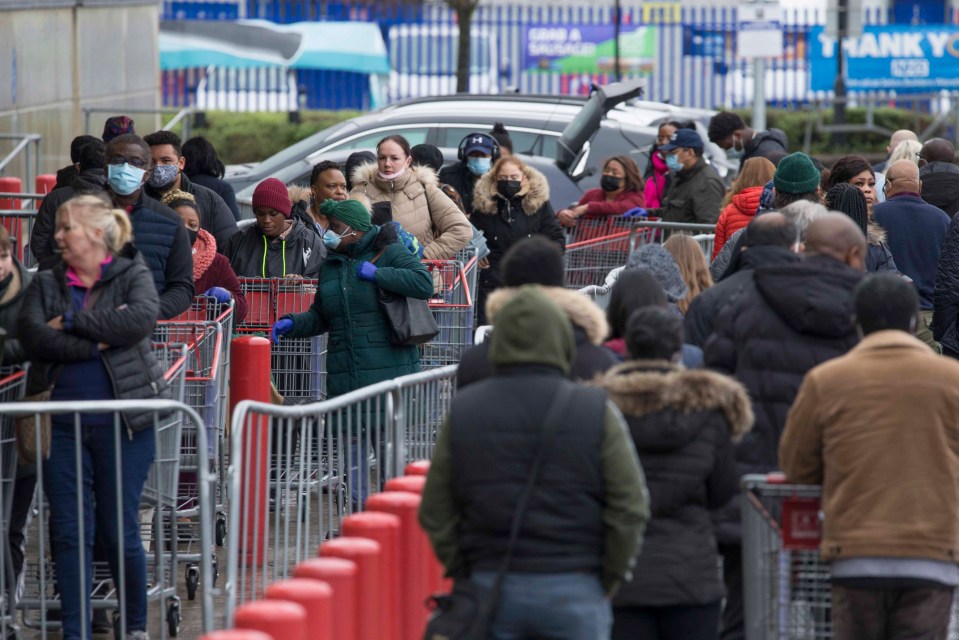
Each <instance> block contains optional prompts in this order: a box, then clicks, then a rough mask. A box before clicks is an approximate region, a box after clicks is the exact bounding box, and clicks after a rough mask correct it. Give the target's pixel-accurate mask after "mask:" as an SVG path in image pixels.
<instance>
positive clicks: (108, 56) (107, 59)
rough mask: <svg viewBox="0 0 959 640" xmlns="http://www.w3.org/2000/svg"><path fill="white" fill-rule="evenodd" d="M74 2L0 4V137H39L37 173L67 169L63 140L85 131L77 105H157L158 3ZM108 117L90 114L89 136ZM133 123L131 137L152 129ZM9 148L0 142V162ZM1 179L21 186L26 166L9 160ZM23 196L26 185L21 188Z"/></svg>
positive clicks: (3, 0) (145, 122) (147, 120)
mask: <svg viewBox="0 0 959 640" xmlns="http://www.w3.org/2000/svg"><path fill="white" fill-rule="evenodd" d="M76 4H77V3H76V2H65V1H64V0H53V1H48V2H47V4H43V0H41V1H40V2H37V1H36V0H33V1H32V2H30V3H19V4H14V3H12V2H11V1H10V0H0V133H38V134H40V135H42V136H43V140H42V143H41V153H40V171H41V172H42V173H53V172H55V171H56V170H57V169H59V168H60V167H63V166H65V165H67V164H69V163H70V157H69V150H70V141H71V140H72V139H73V138H74V137H75V136H77V135H79V134H82V133H85V131H84V120H83V115H82V109H83V108H84V107H103V108H109V109H115V110H116V111H115V112H116V113H121V112H122V108H123V107H130V108H156V107H157V106H158V105H159V102H160V97H159V75H160V74H159V53H158V29H159V4H158V3H157V2H155V1H145V0H124V1H123V2H109V0H99V2H97V1H96V0H94V1H93V2H91V1H90V0H87V1H86V2H83V6H73V5H76ZM91 5H93V6H91ZM109 115H113V113H96V114H93V116H92V118H91V127H90V128H91V129H92V131H91V133H93V135H97V136H98V135H100V133H101V132H102V130H103V129H102V128H103V121H104V120H105V119H106V118H107V117H108V116H109ZM132 117H133V118H134V120H135V121H136V122H137V131H138V133H149V132H151V131H153V130H154V129H156V128H158V127H156V125H155V118H154V117H152V116H148V115H146V114H144V115H142V116H140V117H137V116H136V115H134V116H132ZM141 122H142V124H141ZM14 144H15V143H14V142H11V141H8V140H0V159H2V158H3V157H5V156H6V155H7V154H8V153H9V152H10V150H12V148H13V146H14ZM3 175H8V176H19V177H20V178H22V179H24V180H25V179H26V177H27V169H26V166H25V162H23V161H22V160H18V161H16V162H15V163H14V164H13V165H11V166H8V167H7V169H6V170H5V171H4V172H3ZM24 190H30V191H32V190H33V186H32V185H26V184H24Z"/></svg>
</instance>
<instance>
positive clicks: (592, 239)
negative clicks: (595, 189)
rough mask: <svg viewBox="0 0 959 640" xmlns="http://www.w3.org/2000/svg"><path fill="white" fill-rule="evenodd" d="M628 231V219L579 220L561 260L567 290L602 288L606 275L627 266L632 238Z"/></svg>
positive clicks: (585, 217) (613, 217) (630, 226)
mask: <svg viewBox="0 0 959 640" xmlns="http://www.w3.org/2000/svg"><path fill="white" fill-rule="evenodd" d="M631 229H632V221H631V219H629V218H622V217H619V216H607V217H602V218H600V217H592V218H591V217H588V216H584V217H583V218H580V219H579V220H578V221H577V222H576V226H575V227H574V228H573V229H572V231H570V232H569V233H568V234H567V237H566V252H565V254H564V256H563V266H564V268H565V271H566V273H565V282H566V286H567V287H568V288H570V289H583V288H584V287H588V286H591V285H595V286H602V284H603V282H604V281H605V279H606V274H608V273H609V272H610V271H611V270H612V269H615V268H616V267H621V266H623V265H624V264H626V258H628V257H629V252H630V248H631V244H630V239H631V236H632V235H633V234H632V232H631Z"/></svg>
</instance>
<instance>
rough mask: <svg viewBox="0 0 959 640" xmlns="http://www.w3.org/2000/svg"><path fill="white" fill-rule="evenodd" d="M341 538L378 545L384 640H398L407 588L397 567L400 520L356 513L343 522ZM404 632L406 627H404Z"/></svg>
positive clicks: (381, 514) (406, 583) (401, 570)
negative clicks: (404, 593)
mask: <svg viewBox="0 0 959 640" xmlns="http://www.w3.org/2000/svg"><path fill="white" fill-rule="evenodd" d="M341 530H342V532H343V535H344V536H352V537H355V538H369V539H370V540H375V541H376V542H378V543H379V544H380V550H381V552H382V562H381V563H380V567H381V569H382V571H381V574H380V575H381V577H380V584H381V585H382V594H383V595H382V596H381V600H383V601H384V607H383V626H384V629H385V630H386V634H385V635H384V636H383V639H384V640H400V628H401V625H402V624H403V623H402V620H403V616H402V614H401V613H400V593H402V592H405V591H406V590H407V589H408V588H409V587H410V585H409V584H408V580H407V579H406V574H404V573H403V568H402V567H401V566H400V519H399V517H397V516H394V515H392V514H390V513H370V512H366V513H355V514H353V515H351V516H347V517H346V518H343V522H342V524H341ZM404 628H405V627H404Z"/></svg>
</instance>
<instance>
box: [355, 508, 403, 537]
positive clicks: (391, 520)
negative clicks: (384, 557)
mask: <svg viewBox="0 0 959 640" xmlns="http://www.w3.org/2000/svg"><path fill="white" fill-rule="evenodd" d="M401 525H402V521H401V520H400V519H399V516H395V515H393V514H392V513H385V512H382V511H364V512H362V513H354V514H353V515H350V516H346V517H345V518H343V522H342V524H341V527H340V528H341V529H342V530H343V532H344V533H346V531H347V530H348V529H396V530H397V531H399V529H400V526H401ZM347 535H350V534H347ZM359 537H362V536H359Z"/></svg>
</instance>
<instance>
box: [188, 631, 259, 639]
mask: <svg viewBox="0 0 959 640" xmlns="http://www.w3.org/2000/svg"><path fill="white" fill-rule="evenodd" d="M200 640H274V638H273V636H271V635H270V634H268V633H264V632H263V631H257V630H256V629H223V630H222V631H214V632H213V633H208V634H206V635H205V636H200Z"/></svg>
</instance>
